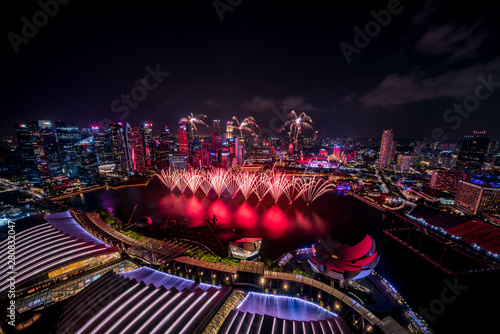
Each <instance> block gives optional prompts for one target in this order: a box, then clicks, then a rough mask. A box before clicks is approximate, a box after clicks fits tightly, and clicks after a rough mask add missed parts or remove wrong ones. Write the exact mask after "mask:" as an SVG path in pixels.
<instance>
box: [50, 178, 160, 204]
mask: <svg viewBox="0 0 500 334" xmlns="http://www.w3.org/2000/svg"><path fill="white" fill-rule="evenodd" d="M152 179H153V178H151V179H149V180H148V181H147V182H146V183H135V184H124V185H120V186H116V187H114V186H110V185H104V186H99V187H95V188H92V189H84V190H81V191H77V192H75V193H71V194H65V195H61V196H57V197H52V198H50V200H51V201H60V200H63V199H67V198H70V197H73V196H76V195H80V194H84V193H88V192H92V191H95V190H101V189H105V188H106V189H113V190H118V189H121V188H129V187H146V186H148V185H149V182H151V180H152Z"/></svg>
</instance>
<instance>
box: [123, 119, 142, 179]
mask: <svg viewBox="0 0 500 334" xmlns="http://www.w3.org/2000/svg"><path fill="white" fill-rule="evenodd" d="M126 135H127V149H128V156H129V159H130V164H131V170H132V173H144V172H145V171H146V160H145V158H144V152H145V150H144V141H143V136H142V130H141V128H140V127H138V126H129V125H128V123H127V132H126Z"/></svg>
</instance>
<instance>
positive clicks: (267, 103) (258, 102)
mask: <svg viewBox="0 0 500 334" xmlns="http://www.w3.org/2000/svg"><path fill="white" fill-rule="evenodd" d="M306 101H307V98H306V97H304V96H302V95H297V96H293V95H289V96H286V97H285V98H283V99H282V100H278V99H273V98H264V97H261V96H254V98H253V99H251V100H247V101H245V102H243V103H242V104H241V109H244V110H251V111H259V112H263V111H269V110H272V109H273V108H279V109H282V108H284V109H287V110H291V109H294V110H296V111H325V109H322V108H318V107H316V106H314V105H312V104H311V103H309V102H306Z"/></svg>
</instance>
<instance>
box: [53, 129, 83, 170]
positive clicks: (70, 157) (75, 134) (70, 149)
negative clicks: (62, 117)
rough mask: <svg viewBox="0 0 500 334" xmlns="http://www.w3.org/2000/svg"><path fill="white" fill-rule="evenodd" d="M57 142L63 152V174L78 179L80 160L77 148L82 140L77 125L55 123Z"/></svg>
mask: <svg viewBox="0 0 500 334" xmlns="http://www.w3.org/2000/svg"><path fill="white" fill-rule="evenodd" d="M55 128H56V136H57V142H58V143H59V148H60V152H61V160H62V173H63V174H66V175H68V176H69V177H70V178H76V177H78V164H79V161H78V158H77V154H76V149H77V147H76V146H75V144H76V143H78V142H79V141H80V140H81V135H80V131H79V129H78V125H77V124H76V123H69V122H61V121H57V122H55Z"/></svg>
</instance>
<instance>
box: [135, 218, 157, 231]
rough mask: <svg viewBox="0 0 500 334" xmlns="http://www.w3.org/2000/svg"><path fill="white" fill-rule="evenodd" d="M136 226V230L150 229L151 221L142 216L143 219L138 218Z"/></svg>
mask: <svg viewBox="0 0 500 334" xmlns="http://www.w3.org/2000/svg"><path fill="white" fill-rule="evenodd" d="M136 225H137V227H138V228H146V227H150V226H151V225H153V221H152V220H151V218H149V217H147V216H144V217H141V218H139V220H138V221H137V224H136Z"/></svg>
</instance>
